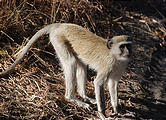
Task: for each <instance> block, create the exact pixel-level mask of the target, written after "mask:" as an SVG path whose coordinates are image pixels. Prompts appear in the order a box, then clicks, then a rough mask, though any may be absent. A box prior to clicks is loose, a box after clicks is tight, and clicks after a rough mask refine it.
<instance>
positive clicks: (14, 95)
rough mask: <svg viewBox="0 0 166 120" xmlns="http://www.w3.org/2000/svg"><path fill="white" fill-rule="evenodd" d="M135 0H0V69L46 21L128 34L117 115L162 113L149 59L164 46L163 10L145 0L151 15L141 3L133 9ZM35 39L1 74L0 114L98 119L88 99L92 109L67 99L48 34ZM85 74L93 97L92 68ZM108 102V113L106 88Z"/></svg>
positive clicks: (160, 115)
mask: <svg viewBox="0 0 166 120" xmlns="http://www.w3.org/2000/svg"><path fill="white" fill-rule="evenodd" d="M133 3H134V2H131V3H130V2H127V3H126V2H113V1H108V0H105V1H103V2H99V1H88V0H80V1H72V0H67V1H61V0H60V1H56V0H53V1H48V0H34V1H28V0H18V1H16V0H13V1H8V0H6V1H5V0H4V1H0V9H1V11H0V70H1V71H2V70H4V69H6V68H7V67H9V66H10V65H11V64H12V62H13V61H14V60H15V58H16V57H17V55H18V54H19V51H20V50H21V48H22V47H23V46H24V45H25V44H26V43H27V41H28V39H29V36H32V35H33V34H34V33H35V32H36V31H37V30H39V29H41V28H42V27H43V26H45V25H47V24H51V23H55V22H58V23H59V22H60V23H63V22H66V23H75V24H78V25H81V26H83V27H85V28H87V29H89V30H90V31H92V32H94V33H96V34H97V35H99V36H102V37H104V38H110V37H112V36H114V35H117V34H128V35H130V36H131V38H132V41H133V45H134V47H133V48H134V53H133V58H132V61H131V63H130V64H129V68H128V71H127V73H125V75H124V76H123V78H122V80H121V81H120V85H119V97H120V100H119V104H120V108H121V109H122V113H120V114H118V116H117V118H116V119H156V120H157V119H158V118H159V119H166V117H165V111H166V110H165V104H166V103H165V101H166V100H165V98H164V99H162V100H158V101H157V103H156V99H154V97H153V96H152V93H153V91H151V89H150V87H151V86H152V84H153V81H155V79H156V77H155V76H153V74H154V72H153V71H152V69H151V68H150V66H153V65H152V64H153V63H152V59H153V58H154V59H155V58H156V57H155V56H154V55H153V53H154V52H155V51H157V50H160V49H163V48H164V47H165V33H166V30H165V26H164V25H163V24H162V22H161V20H164V19H165V18H164V17H165V16H164V15H163V13H162V12H160V11H159V9H158V8H157V7H156V6H154V4H151V3H148V2H145V6H146V5H152V6H153V7H149V9H150V10H152V15H153V16H151V17H149V16H150V15H151V12H149V14H150V15H149V14H146V13H145V10H144V8H140V9H138V10H137V9H135V7H134V6H137V4H133ZM152 3H153V1H152ZM126 4H127V5H126ZM131 7H133V8H131ZM137 7H138V6H137ZM154 13H155V15H154ZM158 16H162V19H159V18H160V17H158ZM38 41H40V42H37V43H36V44H35V45H34V46H33V47H32V48H31V49H30V50H29V52H28V54H27V55H26V56H25V59H24V60H23V61H22V63H21V64H19V65H17V66H16V68H15V71H14V72H13V73H12V74H10V75H9V76H7V77H4V78H0V119H50V120H52V119H54V120H56V119H57V120H63V119H64V120H73V119H74V120H79V119H80V120H82V119H85V120H96V119H97V115H96V110H97V108H96V106H95V105H91V107H92V108H93V111H87V110H84V109H82V108H79V107H77V106H75V105H74V104H72V103H69V102H67V101H66V100H65V98H64V92H65V86H64V77H63V73H62V70H61V68H60V66H59V61H58V59H57V57H56V54H55V52H54V50H53V48H52V46H51V45H50V43H49V42H48V37H47V36H45V37H42V38H40V40H38ZM160 51H161V52H160V53H162V50H160ZM162 55H163V56H162V57H163V58H164V57H165V56H164V54H162ZM154 67H155V65H154ZM161 69H162V68H161ZM160 76H162V74H161V75H160ZM163 76H164V74H163ZM88 78H89V80H88V81H87V94H88V96H92V97H93V98H94V96H95V95H94V92H93V91H94V87H93V81H92V80H93V79H94V78H95V74H94V73H93V71H91V70H89V74H88ZM157 78H158V77H157ZM161 80H162V79H161ZM164 84H165V83H164ZM161 86H162V85H161ZM153 87H154V86H153ZM154 89H155V88H154ZM159 90H160V89H159ZM149 93H151V94H149ZM159 96H160V97H161V94H160V95H159ZM78 97H79V96H78ZM106 106H107V110H106V114H107V116H110V115H112V107H111V105H110V101H109V95H108V91H106ZM156 111H158V113H156Z"/></svg>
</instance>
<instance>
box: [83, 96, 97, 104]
mask: <svg viewBox="0 0 166 120" xmlns="http://www.w3.org/2000/svg"><path fill="white" fill-rule="evenodd" d="M84 101H85V102H89V103H91V104H97V102H96V99H92V98H89V97H87V96H86V97H85V98H84Z"/></svg>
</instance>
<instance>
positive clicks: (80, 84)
mask: <svg viewBox="0 0 166 120" xmlns="http://www.w3.org/2000/svg"><path fill="white" fill-rule="evenodd" d="M76 78H77V92H78V94H79V95H80V96H81V97H82V98H83V99H84V101H85V102H90V103H92V104H96V100H95V99H92V98H89V97H88V96H87V95H86V90H85V85H86V80H87V71H86V67H85V65H84V64H83V63H81V62H79V63H77V71H76Z"/></svg>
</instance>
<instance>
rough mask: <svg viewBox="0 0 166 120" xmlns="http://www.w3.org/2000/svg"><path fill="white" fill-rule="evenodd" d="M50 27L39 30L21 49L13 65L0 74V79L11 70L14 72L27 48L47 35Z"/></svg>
mask: <svg viewBox="0 0 166 120" xmlns="http://www.w3.org/2000/svg"><path fill="white" fill-rule="evenodd" d="M51 26H53V24H51V25H48V26H46V27H44V28H43V29H41V30H39V31H38V32H37V33H36V34H35V35H34V36H33V37H32V38H31V39H30V40H29V42H28V43H27V44H26V46H25V47H24V48H23V50H22V51H21V53H20V54H19V56H18V58H17V59H16V60H15V61H14V63H13V64H12V65H11V66H10V67H9V68H8V69H6V70H5V71H3V72H1V73H0V77H3V76H5V75H7V74H9V73H10V72H12V70H14V68H15V66H16V65H17V64H19V63H20V61H21V59H22V58H23V57H24V56H25V54H26V53H27V51H28V50H29V48H30V47H31V46H32V45H33V43H35V42H36V40H37V39H38V38H39V37H40V36H42V35H44V34H49V31H50V29H51Z"/></svg>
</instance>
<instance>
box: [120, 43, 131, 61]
mask: <svg viewBox="0 0 166 120" xmlns="http://www.w3.org/2000/svg"><path fill="white" fill-rule="evenodd" d="M119 50H120V54H119V59H120V60H128V59H129V58H130V57H131V54H132V45H131V43H124V44H121V45H120V46H119Z"/></svg>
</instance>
